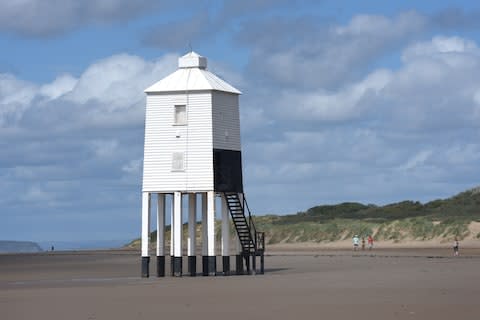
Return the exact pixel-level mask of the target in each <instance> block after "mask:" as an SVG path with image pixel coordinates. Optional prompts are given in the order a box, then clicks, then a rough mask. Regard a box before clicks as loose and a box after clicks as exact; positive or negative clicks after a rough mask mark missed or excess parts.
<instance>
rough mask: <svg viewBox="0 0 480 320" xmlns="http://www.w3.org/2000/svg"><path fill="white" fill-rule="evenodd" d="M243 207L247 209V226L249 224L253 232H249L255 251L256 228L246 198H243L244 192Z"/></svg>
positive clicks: (256, 247)
mask: <svg viewBox="0 0 480 320" xmlns="http://www.w3.org/2000/svg"><path fill="white" fill-rule="evenodd" d="M243 208H244V210H245V208H246V209H247V211H248V222H249V226H250V232H251V233H253V234H251V236H252V239H253V244H254V248H255V251H257V249H258V246H257V228H256V227H255V223H254V222H253V218H252V213H251V212H250V208H249V206H248V202H247V199H246V198H245V194H243Z"/></svg>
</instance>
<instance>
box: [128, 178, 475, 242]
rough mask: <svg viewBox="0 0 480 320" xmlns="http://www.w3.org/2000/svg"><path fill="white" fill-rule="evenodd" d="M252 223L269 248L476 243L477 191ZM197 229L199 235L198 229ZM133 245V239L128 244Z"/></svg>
mask: <svg viewBox="0 0 480 320" xmlns="http://www.w3.org/2000/svg"><path fill="white" fill-rule="evenodd" d="M255 224H256V226H257V229H258V230H262V231H265V233H266V241H267V244H269V245H273V244H290V243H291V244H294V243H306V242H309V243H312V242H313V243H330V242H340V241H349V240H350V239H351V237H353V235H355V234H358V235H360V236H367V235H373V237H374V238H375V240H376V241H377V242H378V241H390V242H393V243H402V242H406V241H432V240H434V241H435V242H437V243H442V242H448V241H451V240H452V239H453V238H454V237H458V238H459V239H460V240H467V239H469V240H471V241H478V242H479V243H480V187H477V188H474V189H471V190H467V191H464V192H462V193H459V194H457V195H455V196H453V197H451V198H448V199H438V200H434V201H430V202H427V203H425V204H422V203H420V202H414V201H402V202H398V203H392V204H388V205H385V206H376V205H372V204H367V205H366V204H361V203H355V202H345V203H341V204H336V205H319V206H315V207H312V208H310V209H308V210H306V211H302V212H298V213H296V214H291V215H283V216H279V215H265V216H256V217H255ZM218 227H219V226H218ZM184 228H185V229H184V230H185V231H186V226H184ZM232 229H233V228H232ZM197 230H198V233H197V234H198V235H199V234H201V233H200V230H201V225H198V226H197ZM167 233H169V230H167ZM155 234H156V233H155ZM218 234H219V233H218V232H217V235H218ZM184 236H186V232H184ZM169 238H170V237H169V235H168V234H167V236H166V239H169ZM154 239H155V236H154V235H153V234H152V240H154ZM138 245H139V239H137V240H136V241H134V242H132V243H131V244H129V246H134V247H136V246H138Z"/></svg>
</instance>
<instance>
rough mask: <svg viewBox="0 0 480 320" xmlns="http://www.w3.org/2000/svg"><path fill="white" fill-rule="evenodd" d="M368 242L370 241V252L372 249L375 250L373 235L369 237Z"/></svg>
mask: <svg viewBox="0 0 480 320" xmlns="http://www.w3.org/2000/svg"><path fill="white" fill-rule="evenodd" d="M367 241H368V250H372V248H373V237H372V235H369V236H368V239H367Z"/></svg>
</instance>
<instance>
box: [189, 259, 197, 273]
mask: <svg viewBox="0 0 480 320" xmlns="http://www.w3.org/2000/svg"><path fill="white" fill-rule="evenodd" d="M188 274H189V275H190V276H191V277H195V276H196V275H197V257H196V256H188Z"/></svg>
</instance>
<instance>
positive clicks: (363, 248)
mask: <svg viewBox="0 0 480 320" xmlns="http://www.w3.org/2000/svg"><path fill="white" fill-rule="evenodd" d="M362 250H365V237H362Z"/></svg>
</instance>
